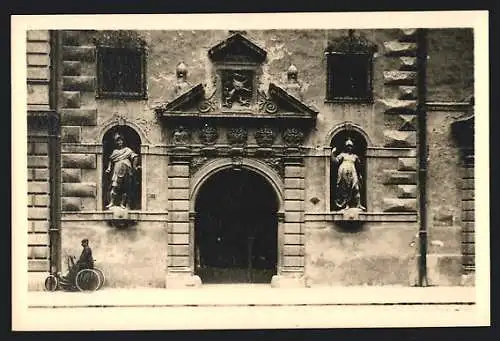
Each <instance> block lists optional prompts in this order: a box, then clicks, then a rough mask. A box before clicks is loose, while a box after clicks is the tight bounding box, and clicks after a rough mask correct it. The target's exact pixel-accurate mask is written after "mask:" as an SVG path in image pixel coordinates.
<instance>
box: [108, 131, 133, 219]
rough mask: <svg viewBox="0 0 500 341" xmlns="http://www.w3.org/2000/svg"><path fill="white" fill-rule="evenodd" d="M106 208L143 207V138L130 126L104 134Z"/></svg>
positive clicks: (128, 208)
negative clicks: (141, 152) (141, 153)
mask: <svg viewBox="0 0 500 341" xmlns="http://www.w3.org/2000/svg"><path fill="white" fill-rule="evenodd" d="M102 144H103V162H102V164H103V172H102V174H103V177H102V196H103V198H102V202H103V210H116V209H120V210H122V211H124V210H139V209H141V183H142V181H141V180H142V174H141V158H140V151H141V139H140V137H139V134H137V132H136V131H135V130H134V129H132V128H131V127H129V126H126V125H119V126H115V127H113V128H111V129H110V130H108V131H107V132H106V134H104V137H103V141H102Z"/></svg>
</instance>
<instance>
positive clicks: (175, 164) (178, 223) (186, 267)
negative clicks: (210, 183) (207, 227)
mask: <svg viewBox="0 0 500 341" xmlns="http://www.w3.org/2000/svg"><path fill="white" fill-rule="evenodd" d="M167 226H168V241H167V243H168V247H167V274H166V283H165V286H166V288H187V287H198V286H200V285H201V280H200V278H199V277H198V276H196V275H194V216H191V217H190V215H189V158H188V157H179V156H171V157H170V160H169V165H168V224H167Z"/></svg>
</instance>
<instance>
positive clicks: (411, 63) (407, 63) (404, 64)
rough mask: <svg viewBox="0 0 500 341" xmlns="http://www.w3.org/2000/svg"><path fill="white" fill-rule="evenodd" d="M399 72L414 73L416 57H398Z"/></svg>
mask: <svg viewBox="0 0 500 341" xmlns="http://www.w3.org/2000/svg"><path fill="white" fill-rule="evenodd" d="M399 63H400V64H399V70H401V71H416V69H417V58H416V57H399Z"/></svg>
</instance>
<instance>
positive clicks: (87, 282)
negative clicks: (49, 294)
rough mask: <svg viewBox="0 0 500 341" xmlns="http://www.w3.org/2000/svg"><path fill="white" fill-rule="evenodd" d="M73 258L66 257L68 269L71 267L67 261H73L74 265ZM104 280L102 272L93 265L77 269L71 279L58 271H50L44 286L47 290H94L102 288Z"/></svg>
mask: <svg viewBox="0 0 500 341" xmlns="http://www.w3.org/2000/svg"><path fill="white" fill-rule="evenodd" d="M74 259H75V257H71V258H68V271H69V270H70V268H71V266H70V265H69V263H73V265H74ZM105 280H106V278H105V276H104V272H103V271H102V270H101V269H99V268H96V267H94V268H86V269H81V270H79V271H78V272H77V274H76V275H75V277H74V279H72V280H69V279H67V278H66V277H64V276H61V273H60V272H57V273H51V274H50V275H49V276H47V278H45V282H44V286H45V289H46V290H47V291H56V290H58V289H63V290H70V291H75V290H79V291H96V290H99V289H100V288H102V286H103V285H104V282H105Z"/></svg>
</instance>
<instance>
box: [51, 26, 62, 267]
mask: <svg viewBox="0 0 500 341" xmlns="http://www.w3.org/2000/svg"><path fill="white" fill-rule="evenodd" d="M58 39H59V34H58V32H57V31H55V30H53V31H50V68H51V72H50V85H49V87H50V90H49V94H50V96H49V107H50V112H49V117H48V154H49V162H50V164H49V174H50V179H49V183H50V185H49V186H50V213H49V214H50V219H49V221H50V226H49V238H50V241H49V243H50V246H49V247H50V272H51V273H54V272H58V271H61V205H60V202H61V191H60V188H61V167H60V166H61V162H60V159H61V150H60V146H61V144H60V137H61V134H60V124H59V122H60V121H59V113H58V112H57V108H58V81H59V77H58V65H59V64H58V60H57V58H58V56H59V42H58Z"/></svg>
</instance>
